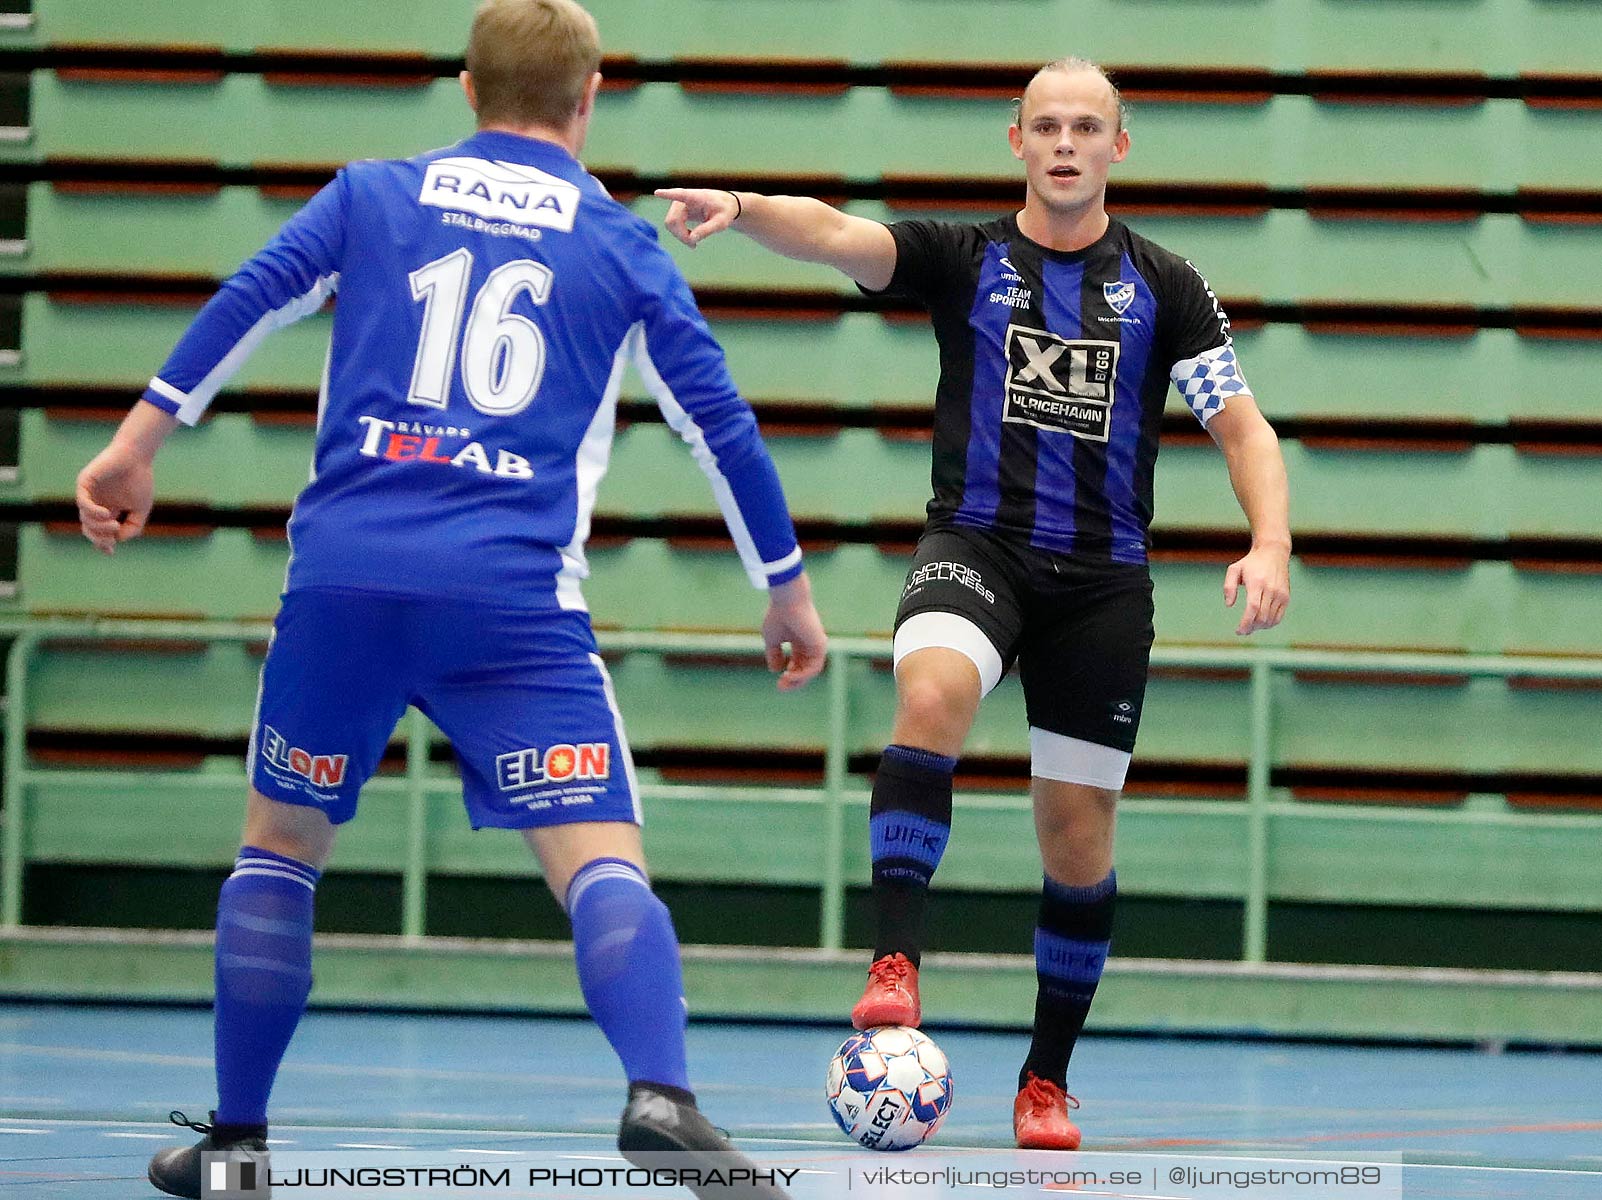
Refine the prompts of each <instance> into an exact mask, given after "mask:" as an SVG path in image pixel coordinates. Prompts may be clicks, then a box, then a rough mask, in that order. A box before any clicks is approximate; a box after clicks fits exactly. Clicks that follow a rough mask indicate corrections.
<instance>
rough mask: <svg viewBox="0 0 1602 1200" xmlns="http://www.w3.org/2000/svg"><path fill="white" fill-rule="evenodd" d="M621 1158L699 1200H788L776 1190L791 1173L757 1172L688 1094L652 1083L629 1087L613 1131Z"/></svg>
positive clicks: (782, 1193) (779, 1189)
mask: <svg viewBox="0 0 1602 1200" xmlns="http://www.w3.org/2000/svg"><path fill="white" fill-rule="evenodd" d="M617 1148H618V1149H619V1150H621V1151H622V1152H623V1157H624V1158H626V1159H628V1160H629V1162H631V1163H633V1164H634V1165H635V1166H637V1167H643V1168H645V1169H646V1170H649V1171H672V1172H676V1173H677V1179H678V1181H679V1182H680V1183H682V1184H683V1185H684V1186H685V1187H687V1188H689V1189H690V1191H692V1192H694V1193H695V1194H696V1195H697V1196H698V1197H700V1198H701V1200H789V1198H790V1193H788V1192H786V1191H785V1190H784V1189H783V1188H782V1187H780V1186H779V1181H780V1180H781V1179H787V1178H789V1177H792V1176H793V1175H794V1172H793V1171H775V1170H773V1169H772V1168H768V1167H759V1166H758V1165H757V1164H756V1163H754V1162H752V1161H751V1160H750V1159H749V1158H747V1157H746V1156H745V1155H743V1154H741V1153H740V1152H739V1151H738V1150H736V1149H735V1148H734V1147H733V1146H732V1145H730V1144H729V1139H728V1138H727V1137H725V1136H724V1134H723V1132H722V1131H721V1130H719V1129H716V1128H714V1127H713V1125H712V1123H711V1122H710V1121H708V1120H707V1119H706V1118H705V1117H704V1116H702V1115H701V1111H700V1109H698V1108H696V1107H695V1099H694V1097H692V1096H691V1095H690V1093H688V1092H685V1091H682V1090H680V1089H679V1088H665V1087H661V1086H659V1085H657V1084H654V1083H631V1084H629V1102H628V1105H627V1107H625V1108H624V1109H623V1123H622V1125H621V1126H619V1128H618V1131H617Z"/></svg>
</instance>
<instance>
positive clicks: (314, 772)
mask: <svg viewBox="0 0 1602 1200" xmlns="http://www.w3.org/2000/svg"><path fill="white" fill-rule="evenodd" d="M261 756H262V757H263V758H264V759H266V760H267V761H268V762H269V763H271V764H272V765H273V766H275V767H277V768H278V769H279V770H280V771H288V772H289V773H290V774H291V775H299V776H300V777H301V778H302V779H304V780H307V781H308V782H309V783H311V784H312V786H313V787H338V786H339V785H340V784H342V783H344V782H345V764H346V763H348V762H349V761H350V757H349V756H348V755H345V754H312V753H310V752H309V751H306V750H302V749H300V747H298V746H291V745H290V744H289V742H288V741H286V740H285V738H284V735H283V734H281V733H279V732H278V730H276V729H274V728H273V727H272V726H271V725H263V726H262V727H261Z"/></svg>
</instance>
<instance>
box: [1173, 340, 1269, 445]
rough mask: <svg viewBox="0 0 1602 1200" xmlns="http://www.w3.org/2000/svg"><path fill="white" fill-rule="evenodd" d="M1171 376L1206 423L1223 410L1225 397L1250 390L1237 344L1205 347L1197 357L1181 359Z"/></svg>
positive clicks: (1192, 407) (1198, 418)
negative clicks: (1241, 365)
mask: <svg viewBox="0 0 1602 1200" xmlns="http://www.w3.org/2000/svg"><path fill="white" fill-rule="evenodd" d="M1168 377H1169V378H1170V379H1172V380H1173V381H1174V386H1175V387H1176V388H1178V389H1179V394H1180V395H1181V396H1183V397H1184V398H1185V403H1186V404H1188V405H1190V411H1191V412H1193V413H1195V414H1196V419H1197V420H1198V421H1200V422H1201V423H1202V424H1203V425H1205V424H1207V422H1208V421H1210V420H1212V419H1213V417H1214V416H1216V415H1217V414H1218V413H1220V412H1222V411H1223V410H1224V401H1225V400H1227V399H1228V398H1229V397H1231V396H1239V395H1242V394H1244V393H1247V392H1250V391H1251V388H1249V387H1248V386H1247V385H1246V376H1244V375H1242V374H1241V372H1240V363H1239V361H1237V360H1236V358H1235V348H1234V347H1233V346H1228V345H1225V346H1217V347H1214V348H1213V349H1211V350H1203V351H1202V352H1201V353H1200V354H1198V355H1196V357H1195V358H1182V359H1180V360H1179V361H1178V362H1176V363H1175V364H1174V366H1173V369H1172V370H1171V371H1169V372H1168Z"/></svg>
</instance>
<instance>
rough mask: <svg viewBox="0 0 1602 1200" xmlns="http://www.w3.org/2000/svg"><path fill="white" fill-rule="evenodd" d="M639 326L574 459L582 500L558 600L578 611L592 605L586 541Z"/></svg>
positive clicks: (616, 361) (620, 353) (622, 349)
mask: <svg viewBox="0 0 1602 1200" xmlns="http://www.w3.org/2000/svg"><path fill="white" fill-rule="evenodd" d="M636 328H638V326H631V327H630V329H629V332H628V333H626V334H624V335H623V341H622V343H621V344H620V345H619V346H618V348H617V352H616V353H615V354H614V355H613V356H612V373H611V374H610V375H609V376H607V380H606V391H605V392H604V393H603V394H602V396H601V403H600V405H599V406H598V407H597V408H596V410H595V415H594V416H593V417H591V418H590V426H589V428H588V429H586V430H585V431H584V437H583V439H582V440H581V441H580V442H579V448H578V455H577V457H576V458H575V459H574V464H573V477H574V487H575V489H576V490H577V492H578V499H577V503H576V505H575V513H576V515H575V518H574V521H573V540H572V541H570V542H568V544H567V545H565V546H563V547H562V550H561V554H562V569H561V570H559V571H558V572H557V573H556V603H557V605H558V606H559V607H561V608H564V609H570V610H573V611H575V612H587V611H588V608H589V606H588V605H586V604H585V603H584V593H583V591H582V590H580V588H579V583H580V581H581V580H584V579H588V578H589V575H590V565H589V561H588V559H586V558H585V556H584V543H585V542H586V541H588V540H589V537H590V520H591V518H592V517H593V516H594V515H595V497H596V495H597V494H598V492H599V490H600V487H601V480H602V478H603V477H605V475H606V468H607V464H608V463H609V461H610V460H611V456H612V435H613V433H614V432H615V431H616V429H617V398H618V393H619V392H621V391H622V390H623V372H624V371H625V370H626V369H627V367H628V362H629V355H630V346H629V339H630V338H631V337H633V336H634V330H635V329H636Z"/></svg>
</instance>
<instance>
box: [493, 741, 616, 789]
mask: <svg viewBox="0 0 1602 1200" xmlns="http://www.w3.org/2000/svg"><path fill="white" fill-rule="evenodd" d="M611 774H612V746H611V743H609V742H578V743H576V744H575V743H573V742H559V743H558V744H557V745H555V746H552V747H550V748H549V749H547V750H543V751H542V750H540V749H539V748H537V747H534V746H530V747H529V748H528V749H526V750H514V751H512V752H511V753H510V754H501V755H498V756H496V759H495V779H496V782H497V783H499V784H500V788H501V791H503V792H515V791H516V790H517V789H518V788H526V787H534V786H537V785H539V784H549V783H567V782H569V781H570V780H574V779H585V780H589V779H608V778H610V777H611Z"/></svg>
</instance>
